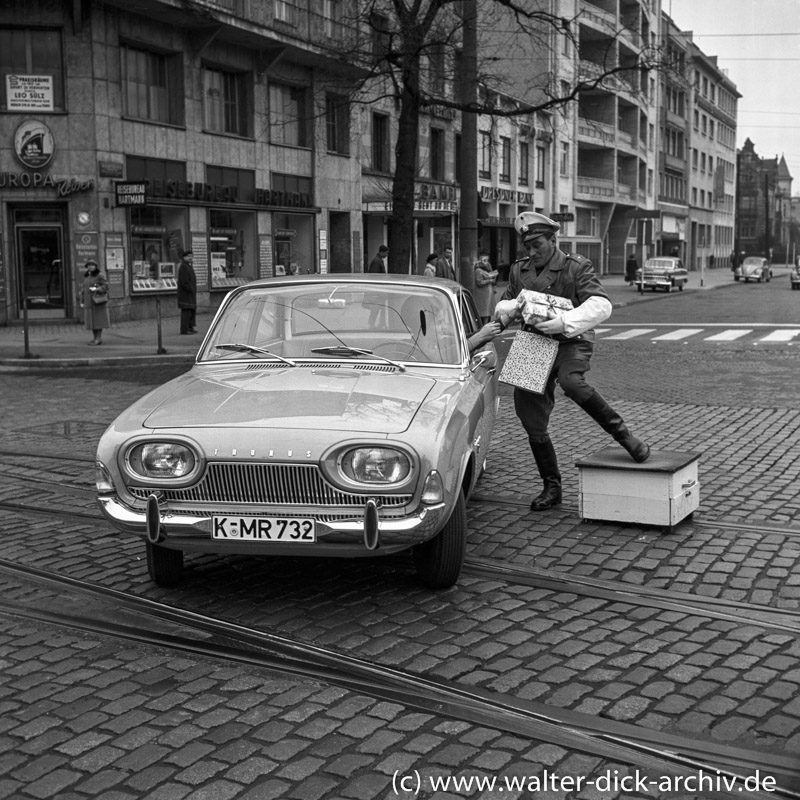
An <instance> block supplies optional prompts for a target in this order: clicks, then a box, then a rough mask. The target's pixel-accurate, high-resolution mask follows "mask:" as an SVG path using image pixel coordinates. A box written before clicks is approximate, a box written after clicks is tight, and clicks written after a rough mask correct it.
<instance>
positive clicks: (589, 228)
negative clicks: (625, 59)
mask: <svg viewBox="0 0 800 800" xmlns="http://www.w3.org/2000/svg"><path fill="white" fill-rule="evenodd" d="M597 230H598V217H597V210H596V209H594V208H580V207H578V208H576V209H575V235H576V236H597Z"/></svg>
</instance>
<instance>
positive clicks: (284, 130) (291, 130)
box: [269, 83, 309, 147]
mask: <svg viewBox="0 0 800 800" xmlns="http://www.w3.org/2000/svg"><path fill="white" fill-rule="evenodd" d="M269 140H270V141H271V142H272V143H273V144H287V145H291V146H293V147H308V146H309V113H308V91H307V89H306V88H305V87H304V86H288V85H285V84H281V83H271V84H270V86H269Z"/></svg>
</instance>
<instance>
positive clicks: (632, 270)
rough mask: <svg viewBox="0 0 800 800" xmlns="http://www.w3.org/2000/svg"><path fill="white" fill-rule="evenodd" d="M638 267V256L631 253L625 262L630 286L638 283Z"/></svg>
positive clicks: (626, 277) (626, 278) (626, 276)
mask: <svg viewBox="0 0 800 800" xmlns="http://www.w3.org/2000/svg"><path fill="white" fill-rule="evenodd" d="M638 269H639V264H638V263H637V261H636V256H635V255H634V254H633V253H631V254H630V255H629V256H628V260H627V261H626V262H625V280H626V281H628V286H633V284H634V283H636V270H638Z"/></svg>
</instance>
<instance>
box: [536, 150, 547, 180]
mask: <svg viewBox="0 0 800 800" xmlns="http://www.w3.org/2000/svg"><path fill="white" fill-rule="evenodd" d="M546 159H547V151H546V150H545V149H544V147H537V148H536V188H537V189H544V179H545V175H547V165H546V163H545V161H546Z"/></svg>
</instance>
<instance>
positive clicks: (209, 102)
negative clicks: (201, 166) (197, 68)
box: [203, 67, 250, 136]
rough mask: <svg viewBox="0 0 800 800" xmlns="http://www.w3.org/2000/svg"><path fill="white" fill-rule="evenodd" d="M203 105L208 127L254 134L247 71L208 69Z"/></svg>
mask: <svg viewBox="0 0 800 800" xmlns="http://www.w3.org/2000/svg"><path fill="white" fill-rule="evenodd" d="M203 105H204V111H205V126H206V130H209V131H216V132H218V133H234V134H236V135H237V136H247V135H248V134H249V133H250V130H249V125H248V122H249V117H250V115H249V114H248V111H247V109H248V102H247V80H246V76H245V74H244V73H243V72H228V71H226V70H221V69H210V68H208V67H206V68H204V69H203Z"/></svg>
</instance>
